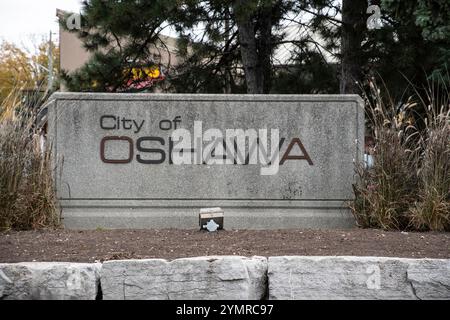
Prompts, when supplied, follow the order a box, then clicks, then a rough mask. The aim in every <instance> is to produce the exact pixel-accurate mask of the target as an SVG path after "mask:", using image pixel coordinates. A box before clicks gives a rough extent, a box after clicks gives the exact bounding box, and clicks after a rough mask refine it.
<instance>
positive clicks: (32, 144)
mask: <svg viewBox="0 0 450 320" xmlns="http://www.w3.org/2000/svg"><path fill="white" fill-rule="evenodd" d="M42 104H43V100H41V99H39V98H36V97H30V95H29V94H28V97H27V99H25V98H24V95H23V91H22V90H20V88H15V89H14V90H13V91H12V92H11V93H10V95H9V96H8V98H7V99H6V100H5V101H3V102H2V104H1V106H0V230H8V229H15V230H27V229H36V228H46V227H56V226H58V225H59V214H58V213H57V205H56V198H55V193H54V186H53V179H52V164H51V163H52V162H51V154H50V148H47V150H44V151H43V150H42V149H41V148H40V138H39V128H38V126H37V116H38V113H39V108H37V107H35V106H39V105H42Z"/></svg>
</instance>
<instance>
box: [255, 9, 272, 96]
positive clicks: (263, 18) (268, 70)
mask: <svg viewBox="0 0 450 320" xmlns="http://www.w3.org/2000/svg"><path fill="white" fill-rule="evenodd" d="M259 25H260V28H259V29H260V35H261V39H260V41H259V43H258V48H259V67H260V70H259V71H260V78H261V81H262V84H261V86H262V90H263V93H269V92H270V89H271V86H272V61H271V57H272V7H271V6H270V5H267V4H266V5H265V6H264V7H263V8H262V10H261V15H260V17H259Z"/></svg>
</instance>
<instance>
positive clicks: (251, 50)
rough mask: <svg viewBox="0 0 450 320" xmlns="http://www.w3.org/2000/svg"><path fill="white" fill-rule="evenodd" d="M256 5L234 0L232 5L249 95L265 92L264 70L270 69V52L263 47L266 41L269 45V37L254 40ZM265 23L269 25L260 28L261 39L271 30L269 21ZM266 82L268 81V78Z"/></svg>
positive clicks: (247, 0) (246, 0)
mask: <svg viewBox="0 0 450 320" xmlns="http://www.w3.org/2000/svg"><path fill="white" fill-rule="evenodd" d="M257 3H258V1H251V0H250V1H249V0H236V1H235V2H234V3H233V11H234V16H235V20H236V25H237V27H238V32H239V43H240V49H241V58H242V64H243V67H244V71H245V80H246V83H247V93H250V94H260V93H264V92H265V91H267V84H266V81H265V77H267V76H266V73H267V71H265V70H267V68H270V50H269V51H268V53H267V50H266V49H265V47H264V46H265V43H266V42H267V41H269V42H268V44H269V45H270V36H269V37H268V38H269V39H264V40H262V41H261V40H260V41H259V43H258V41H257V39H256V31H257V30H256V28H257V26H256V22H255V21H256V19H255V18H256V16H255V15H256V11H257V10H258V9H257V8H258V5H257ZM266 10H268V9H267V8H262V12H263V13H264V12H265V11H266ZM269 11H270V8H269ZM263 16H264V14H263ZM269 18H270V15H269ZM260 22H261V21H260ZM266 22H267V23H269V25H268V26H264V27H263V28H261V27H260V31H261V33H260V34H261V38H262V37H264V36H266V35H267V29H269V33H270V32H271V30H272V24H271V19H269V20H267V19H266ZM263 33H264V35H263ZM258 49H259V50H258ZM267 54H268V57H267ZM263 64H265V65H263ZM267 80H270V77H269V79H267Z"/></svg>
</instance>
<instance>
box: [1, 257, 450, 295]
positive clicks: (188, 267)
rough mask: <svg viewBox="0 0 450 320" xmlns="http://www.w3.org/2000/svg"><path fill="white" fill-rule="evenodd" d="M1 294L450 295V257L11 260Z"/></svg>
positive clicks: (4, 268) (5, 269)
mask: <svg viewBox="0 0 450 320" xmlns="http://www.w3.org/2000/svg"><path fill="white" fill-rule="evenodd" d="M0 299H86V300H92V299H118V300H121V299H139V300H143V299H158V300H166V299H170V300H184V299H186V300H191V299H196V300H210V299H229V300H243V299H250V300H262V299H270V300H276V299H295V300H297V299H450V260H440V259H403V258H378V257H303V256H290V257H270V258H268V259H267V258H265V257H251V258H246V257H236V256H209V257H197V258H183V259H177V260H173V261H167V260H163V259H148V260H116V261H107V262H105V263H103V264H100V263H94V264H88V263H56V262H55V263H52V262H31V263H16V264H7V263H3V264H0Z"/></svg>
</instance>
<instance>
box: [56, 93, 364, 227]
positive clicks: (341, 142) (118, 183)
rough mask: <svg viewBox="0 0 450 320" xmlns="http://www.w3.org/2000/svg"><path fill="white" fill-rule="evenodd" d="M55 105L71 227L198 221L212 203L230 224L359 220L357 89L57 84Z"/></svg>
mask: <svg viewBox="0 0 450 320" xmlns="http://www.w3.org/2000/svg"><path fill="white" fill-rule="evenodd" d="M48 106H49V121H48V125H49V140H48V141H49V145H52V147H53V153H52V155H53V158H54V161H55V167H56V168H57V171H58V172H57V174H55V180H56V181H55V184H56V190H57V197H58V200H59V203H60V205H61V209H62V219H63V223H64V225H65V226H66V227H67V228H71V229H96V228H98V227H102V228H108V229H114V228H183V229H186V228H191V229H192V228H196V227H197V226H198V213H199V211H200V208H205V207H222V208H223V209H224V210H225V213H226V214H225V220H224V224H225V228H227V229H280V228H296V227H302V228H339V229H342V228H349V227H353V226H354V218H353V217H352V215H351V212H350V209H349V208H348V201H349V200H352V199H353V198H354V193H353V189H352V184H353V183H354V182H355V180H354V179H355V172H354V171H355V163H358V162H360V161H362V156H363V149H364V144H363V141H364V108H363V103H362V100H361V98H360V97H358V96H357V95H263V96H253V95H197V94H196V95H189V94H182V95H180V94H97V93H95V94H94V93H56V94H54V95H53V96H52V98H51V99H50V102H49V104H48ZM180 150H183V151H182V152H181V151H180ZM180 157H181V159H180ZM177 159H178V160H177Z"/></svg>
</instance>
